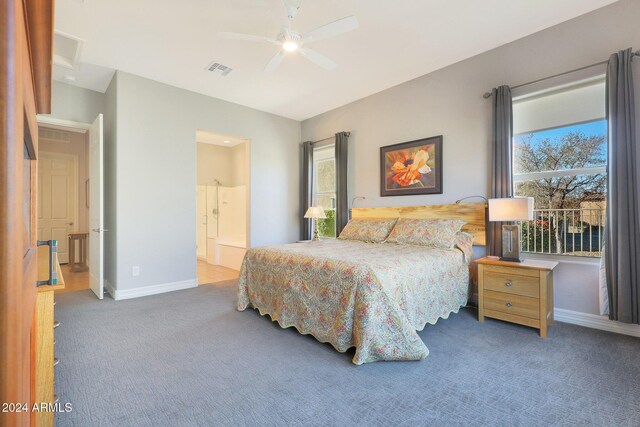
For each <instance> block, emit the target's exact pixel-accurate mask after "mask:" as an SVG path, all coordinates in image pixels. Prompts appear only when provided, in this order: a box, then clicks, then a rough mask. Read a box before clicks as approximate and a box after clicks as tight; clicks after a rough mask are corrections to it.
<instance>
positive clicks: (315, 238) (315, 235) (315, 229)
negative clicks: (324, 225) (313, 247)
mask: <svg viewBox="0 0 640 427" xmlns="http://www.w3.org/2000/svg"><path fill="white" fill-rule="evenodd" d="M318 240H320V239H319V238H318V220H317V219H315V218H314V219H313V239H311V241H312V242H317V241H318Z"/></svg>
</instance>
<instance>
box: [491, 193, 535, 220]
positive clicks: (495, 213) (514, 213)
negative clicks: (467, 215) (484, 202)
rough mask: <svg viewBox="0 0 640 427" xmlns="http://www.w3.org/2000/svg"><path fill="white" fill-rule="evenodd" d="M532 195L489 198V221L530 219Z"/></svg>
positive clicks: (531, 217) (531, 215)
mask: <svg viewBox="0 0 640 427" xmlns="http://www.w3.org/2000/svg"><path fill="white" fill-rule="evenodd" d="M532 219H533V197H514V198H506V199H489V221H531V220H532Z"/></svg>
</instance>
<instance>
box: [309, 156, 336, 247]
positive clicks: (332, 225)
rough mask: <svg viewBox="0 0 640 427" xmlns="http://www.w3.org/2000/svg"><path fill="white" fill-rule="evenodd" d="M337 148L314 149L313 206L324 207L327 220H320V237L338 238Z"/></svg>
mask: <svg viewBox="0 0 640 427" xmlns="http://www.w3.org/2000/svg"><path fill="white" fill-rule="evenodd" d="M334 147H335V146H334V145H333V144H331V145H324V146H320V147H316V148H314V149H313V201H312V204H313V206H322V208H323V209H324V212H325V215H326V216H327V218H326V219H321V220H318V235H319V236H320V237H330V238H335V237H336V161H335V148H334Z"/></svg>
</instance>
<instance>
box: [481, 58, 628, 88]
mask: <svg viewBox="0 0 640 427" xmlns="http://www.w3.org/2000/svg"><path fill="white" fill-rule="evenodd" d="M632 56H640V50H638V51H636V52H634V53H633V55H632ZM607 62H609V61H608V60H607V61H600V62H596V63H595V64H591V65H585V66H584V67H580V68H576V69H574V70H569V71H565V72H563V73H559V74H554V75H553V76H549V77H543V78H541V79H538V80H534V81H531V82H527V83H522V84H519V85H517V86H511V89H518V88H520V87H522V86H528V85H532V84H534V83H539V82H543V81H545V80H549V79H553V78H555V77H561V76H564V75H565V74H570V73H575V72H577V71H582V70H586V69H587V68H591V67H595V66H596V65H603V64H606V63H607ZM482 97H483V98H484V99H489V98H491V92H485V93H484V94H483V95H482Z"/></svg>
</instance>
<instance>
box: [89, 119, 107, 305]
mask: <svg viewBox="0 0 640 427" xmlns="http://www.w3.org/2000/svg"><path fill="white" fill-rule="evenodd" d="M102 145H103V141H102V114H99V115H98V117H97V118H96V121H95V122H93V124H92V125H91V127H90V128H89V229H90V230H91V231H90V232H89V286H90V287H91V290H92V291H93V292H94V293H95V294H96V296H97V297H98V298H100V299H102V296H103V293H104V292H103V290H104V283H103V282H104V271H103V267H104V260H103V253H104V236H103V233H104V232H105V231H108V230H105V229H104V214H103V199H104V182H103V170H102V157H103V155H102V150H103V148H102Z"/></svg>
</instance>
